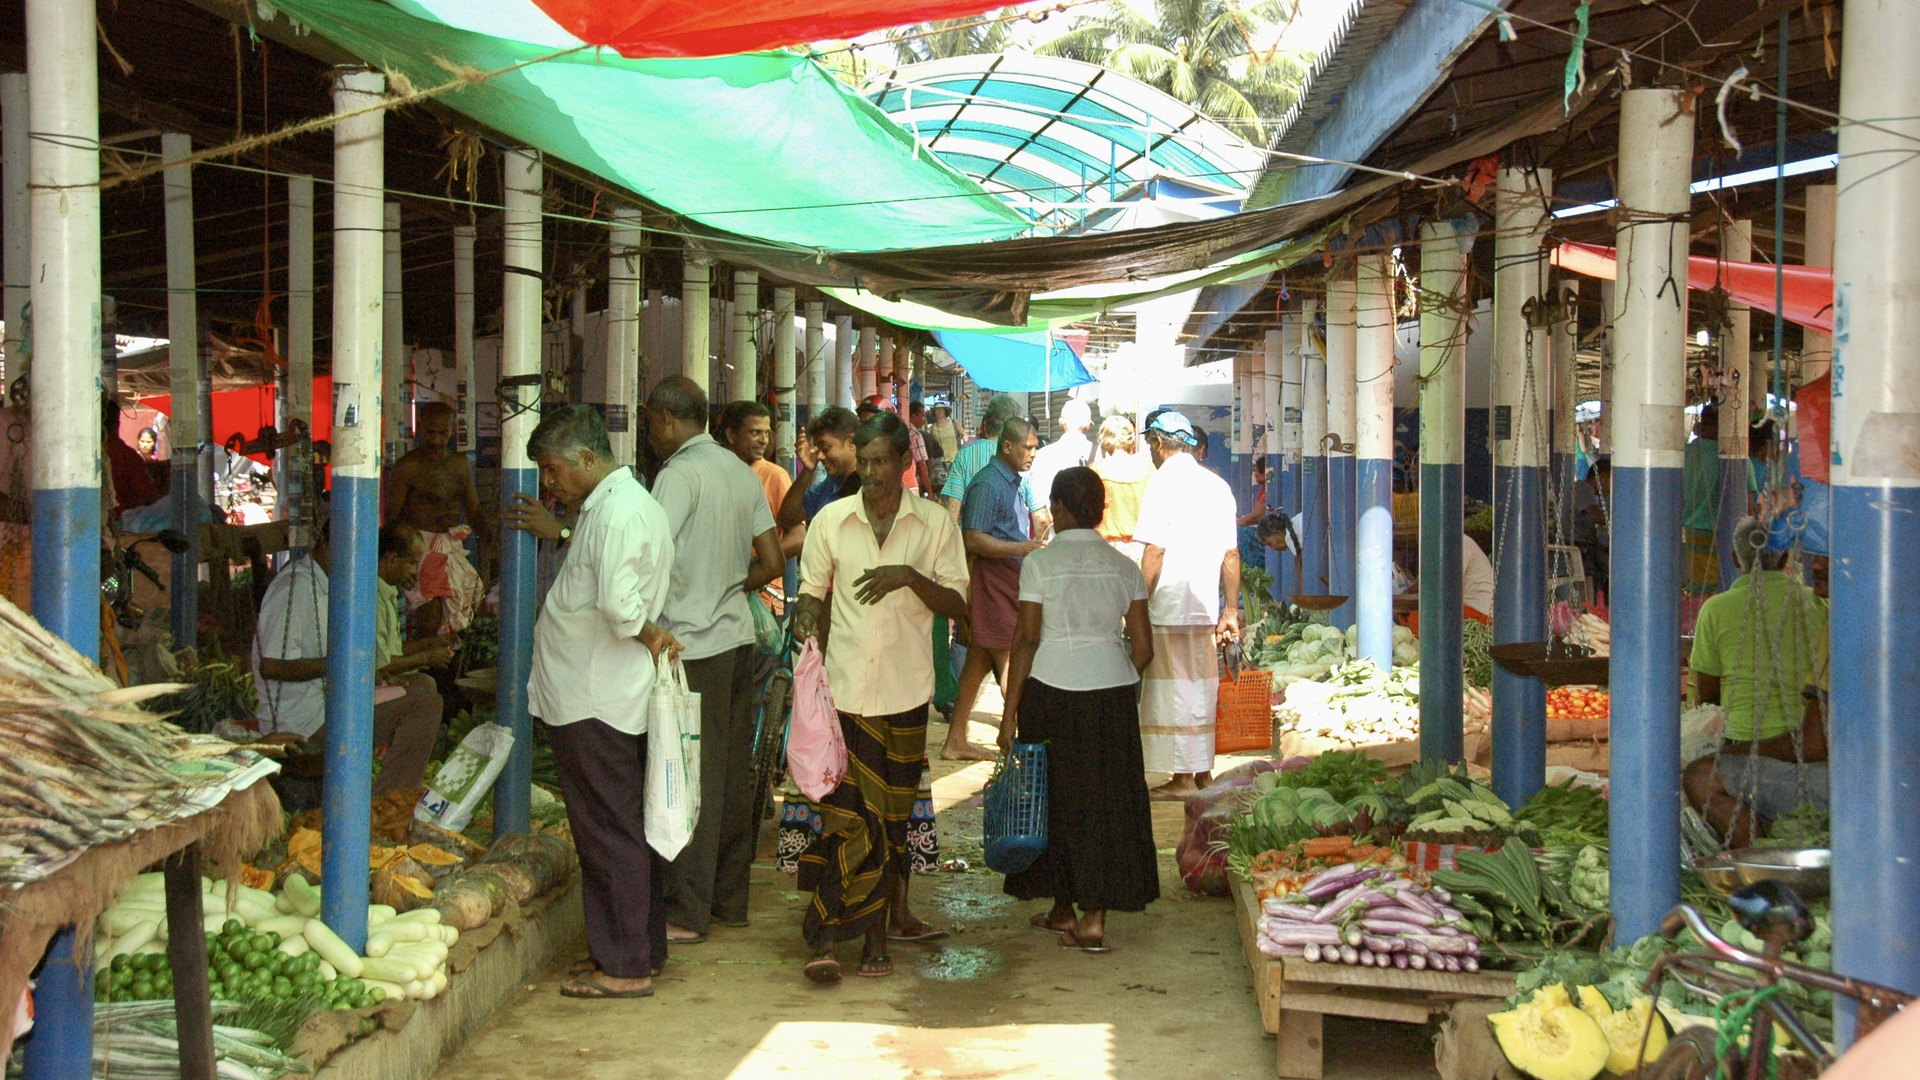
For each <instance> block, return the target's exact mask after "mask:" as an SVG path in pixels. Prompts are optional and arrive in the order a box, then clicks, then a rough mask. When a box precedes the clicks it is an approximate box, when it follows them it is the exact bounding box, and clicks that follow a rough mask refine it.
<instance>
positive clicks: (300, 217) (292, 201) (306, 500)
mask: <svg viewBox="0 0 1920 1080" xmlns="http://www.w3.org/2000/svg"><path fill="white" fill-rule="evenodd" d="M468 343H469V345H471V343H472V338H471V337H469V338H468ZM331 406H332V402H328V403H327V407H331ZM295 421H298V422H299V423H300V424H301V425H302V426H304V428H305V431H306V437H305V438H304V439H303V440H301V441H300V442H297V443H293V444H291V445H289V446H288V447H287V448H286V449H284V450H282V451H280V453H279V454H278V455H277V456H278V459H279V461H280V473H281V475H282V476H284V477H286V483H285V484H283V485H282V486H281V487H280V488H279V495H280V501H281V502H283V503H285V504H286V505H285V506H284V507H283V508H282V509H281V515H282V517H283V518H284V520H286V521H287V522H288V531H287V547H288V551H289V556H290V557H291V558H295V559H297V558H300V557H301V556H303V555H305V554H306V553H307V549H308V548H311V547H312V546H313V520H314V514H313V508H314V499H315V496H316V495H317V494H318V491H317V488H318V485H316V484H315V483H314V480H313V459H312V458H311V456H310V455H311V454H312V452H313V177H311V176H289V177H287V407H286V411H285V413H284V414H283V415H282V416H281V418H280V431H281V433H282V434H287V433H290V432H292V431H293V430H294V426H295V425H294V422H295ZM174 580H175V581H178V580H180V579H179V578H177V577H176V578H174Z"/></svg>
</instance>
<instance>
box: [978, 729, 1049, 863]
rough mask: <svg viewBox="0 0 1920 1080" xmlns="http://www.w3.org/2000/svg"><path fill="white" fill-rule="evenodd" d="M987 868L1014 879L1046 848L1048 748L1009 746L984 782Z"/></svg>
mask: <svg viewBox="0 0 1920 1080" xmlns="http://www.w3.org/2000/svg"><path fill="white" fill-rule="evenodd" d="M985 809H986V821H985V830H984V832H985V834H986V847H987V868H988V869H990V870H992V871H994V872H995V873H998V874H1017V873H1019V872H1020V871H1022V870H1025V869H1026V868H1027V867H1029V866H1032V865H1033V863H1034V860H1035V859H1038V858H1039V857H1040V853H1041V852H1042V851H1045V850H1046V848H1047V747H1046V744H1045V743H1023V742H1016V743H1014V744H1013V751H1012V752H1011V753H1009V754H1007V756H1005V757H1003V758H1001V759H1000V765H999V767H998V768H996V769H995V770H994V772H993V779H991V780H989V781H987V788H986V792H985Z"/></svg>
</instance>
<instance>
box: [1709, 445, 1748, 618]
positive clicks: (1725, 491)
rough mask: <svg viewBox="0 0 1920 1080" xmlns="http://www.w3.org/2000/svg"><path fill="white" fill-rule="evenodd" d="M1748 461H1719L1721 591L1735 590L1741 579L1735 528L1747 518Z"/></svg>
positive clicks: (1717, 543) (1716, 532)
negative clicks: (1734, 535) (1734, 534)
mask: <svg viewBox="0 0 1920 1080" xmlns="http://www.w3.org/2000/svg"><path fill="white" fill-rule="evenodd" d="M1747 478H1748V471H1747V459H1746V458H1721V459H1720V523H1719V526H1718V528H1716V529H1715V530H1714V537H1713V539H1714V545H1715V546H1716V547H1717V548H1718V549H1719V552H1720V591H1721V592H1726V591H1727V590H1728V589H1731V588H1733V582H1734V580H1735V579H1736V578H1738V577H1739V576H1740V564H1739V562H1738V556H1737V555H1736V553H1735V552H1734V550H1733V527H1734V526H1735V525H1738V524H1740V519H1741V518H1743V517H1746V516H1747Z"/></svg>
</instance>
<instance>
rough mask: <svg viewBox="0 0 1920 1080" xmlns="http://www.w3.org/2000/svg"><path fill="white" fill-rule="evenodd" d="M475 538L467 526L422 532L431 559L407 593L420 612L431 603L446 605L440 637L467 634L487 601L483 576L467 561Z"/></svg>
mask: <svg viewBox="0 0 1920 1080" xmlns="http://www.w3.org/2000/svg"><path fill="white" fill-rule="evenodd" d="M472 535H473V530H472V529H471V528H469V527H467V526H465V525H458V526H455V527H454V529H453V531H451V532H428V531H426V530H425V529H422V530H420V536H421V538H422V539H424V540H425V541H426V542H427V557H426V558H425V559H422V560H421V562H420V579H419V580H418V581H416V582H414V585H413V588H411V589H408V590H407V604H408V606H410V607H416V608H417V607H419V606H420V605H422V604H424V603H426V602H428V601H430V600H445V601H446V603H445V604H444V605H442V606H441V609H440V610H441V616H440V626H439V628H438V629H436V630H435V631H434V633H436V634H445V633H458V632H459V631H461V630H465V629H466V628H467V624H468V623H470V622H472V621H473V616H474V613H475V612H477V611H479V610H480V605H481V604H482V603H484V602H485V601H486V598H487V590H486V587H485V586H484V585H483V584H481V581H480V572H479V571H478V570H475V569H474V568H473V564H472V563H470V562H468V561H467V545H466V539H467V537H469V536H472Z"/></svg>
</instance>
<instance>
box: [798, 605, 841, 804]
mask: <svg viewBox="0 0 1920 1080" xmlns="http://www.w3.org/2000/svg"><path fill="white" fill-rule="evenodd" d="M787 775H788V776H790V777H792V778H793V782H794V783H795V784H797V785H799V787H800V793H801V794H803V795H805V796H806V797H807V798H809V799H812V800H813V801H815V802H819V801H820V800H821V799H824V798H826V797H827V796H828V795H831V794H833V789H834V788H837V787H839V786H840V780H841V778H842V777H844V776H846V775H847V743H846V739H845V738H844V737H843V736H842V735H841V734H840V712H839V710H837V709H835V708H834V707H833V693H832V691H830V690H829V689H828V688H827V664H826V661H825V660H824V659H822V658H821V656H820V647H819V646H818V645H816V644H814V643H813V642H812V641H808V642H807V644H806V647H805V648H803V649H801V651H800V662H799V663H797V664H795V665H794V667H793V724H792V726H791V727H790V728H789V729H788V731H787Z"/></svg>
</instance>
